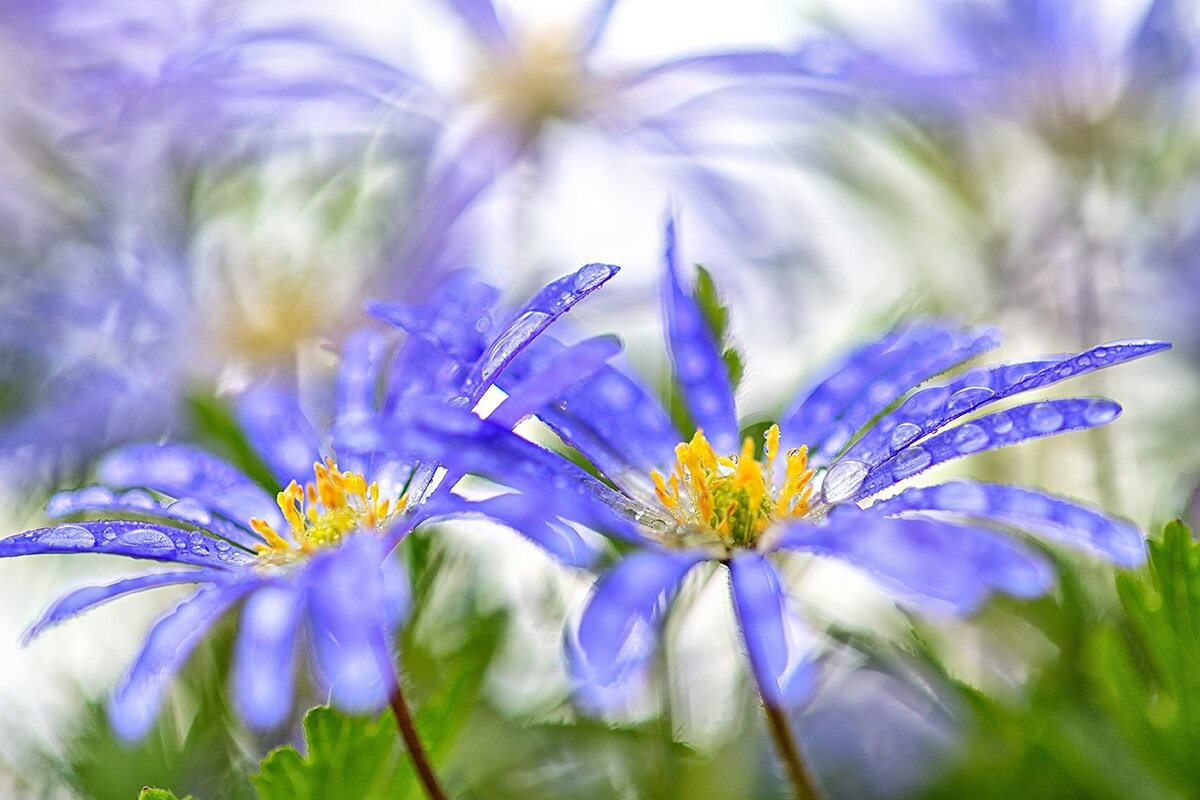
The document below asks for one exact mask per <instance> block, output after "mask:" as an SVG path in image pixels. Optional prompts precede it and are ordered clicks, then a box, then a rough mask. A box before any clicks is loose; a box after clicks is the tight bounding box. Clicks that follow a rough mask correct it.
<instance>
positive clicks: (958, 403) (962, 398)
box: [946, 386, 996, 415]
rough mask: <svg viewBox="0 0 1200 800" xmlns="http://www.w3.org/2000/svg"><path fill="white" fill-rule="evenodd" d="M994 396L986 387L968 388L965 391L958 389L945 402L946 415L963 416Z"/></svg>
mask: <svg viewBox="0 0 1200 800" xmlns="http://www.w3.org/2000/svg"><path fill="white" fill-rule="evenodd" d="M995 396H996V393H995V392H993V391H992V390H991V389H988V388H987V387H986V386H968V387H966V388H965V389H959V390H958V391H957V392H955V393H954V394H952V395H950V399H949V400H947V401H946V413H947V414H951V415H958V414H963V413H965V412H967V411H970V410H971V409H972V408H975V407H976V406H977V405H979V404H980V403H983V402H985V401H987V400H990V399H991V398H993V397H995Z"/></svg>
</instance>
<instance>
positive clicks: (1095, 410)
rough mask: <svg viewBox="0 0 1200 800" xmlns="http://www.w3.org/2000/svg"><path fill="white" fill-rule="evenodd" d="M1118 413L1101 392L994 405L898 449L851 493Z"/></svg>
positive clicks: (1103, 420)
mask: <svg viewBox="0 0 1200 800" xmlns="http://www.w3.org/2000/svg"><path fill="white" fill-rule="evenodd" d="M1120 414H1121V406H1120V405H1118V404H1117V403H1115V402H1113V401H1112V400H1108V399H1106V398H1102V397H1097V398H1086V397H1072V398H1066V399H1060V400H1045V401H1042V402H1039V403H1026V404H1025V405H1020V406H1015V407H1013V408H1010V409H1007V410H1004V411H996V412H994V413H992V414H988V415H986V416H983V417H979V418H978V419H976V420H973V421H971V422H966V423H963V424H962V425H958V426H955V427H953V428H948V429H946V430H943V431H942V432H940V433H938V434H935V435H934V436H931V437H929V438H928V439H925V440H923V441H921V442H920V443H917V444H911V445H909V446H907V447H905V448H903V449H901V450H899V451H897V452H896V453H895V454H894V455H893V456H891V457H890V458H888V459H887V460H885V461H883V462H882V463H880V464H879V465H878V466H876V467H874V468H872V469H871V470H870V471H869V472H867V473H866V476H865V478H864V480H863V482H862V485H861V486H860V487H859V489H858V491H857V492H856V493H855V494H854V496H853V499H854V500H861V499H862V498H864V497H870V496H872V495H874V494H877V493H879V492H881V491H883V490H884V489H886V488H887V487H889V486H891V485H892V484H895V483H898V482H900V481H902V480H905V479H907V478H911V477H912V476H914V475H917V474H919V473H921V472H924V471H925V470H927V469H929V468H930V467H932V466H936V465H937V464H941V463H943V462H945V461H950V460H951V459H955V458H961V457H962V456H966V455H971V454H972V453H979V452H982V451H984V450H995V449H996V448H998V447H1007V446H1008V445H1010V444H1018V443H1020V442H1024V441H1028V440H1030V439H1040V438H1041V437H1043V436H1053V435H1055V434H1057V433H1066V432H1067V431H1074V430H1082V429H1085V428H1095V427H1097V426H1099V425H1107V424H1108V423H1110V422H1112V421H1113V420H1115V419H1116V418H1117V417H1118V416H1120ZM843 463H849V462H843Z"/></svg>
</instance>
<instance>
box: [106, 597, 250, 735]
mask: <svg viewBox="0 0 1200 800" xmlns="http://www.w3.org/2000/svg"><path fill="white" fill-rule="evenodd" d="M256 584H257V581H256V580H246V581H239V582H236V583H229V584H225V585H222V586H211V587H207V588H204V589H201V590H200V591H199V592H197V593H196V594H195V595H193V596H192V597H190V598H188V599H187V600H184V601H183V602H182V603H180V604H179V606H178V607H176V608H175V610H174V611H172V612H171V613H169V614H167V615H166V616H164V617H162V618H160V619H159V620H158V621H157V622H156V623H154V627H152V628H151V629H150V633H149V634H147V636H146V642H145V644H144V645H143V646H142V650H141V652H140V653H139V654H138V657H137V658H136V659H135V660H134V662H133V665H132V666H131V667H130V668H129V671H128V672H127V673H126V674H125V677H124V678H123V679H122V680H121V682H120V683H119V684H118V685H117V689H116V691H115V692H114V694H113V698H112V702H111V703H110V704H109V720H110V721H111V722H112V726H113V730H114V731H116V733H117V735H118V736H120V737H121V738H122V739H124V740H126V741H135V740H137V739H140V738H141V737H142V736H144V735H145V734H146V733H147V732H148V731H149V730H150V726H151V725H153V724H154V719H155V718H156V717H157V716H158V710H159V708H160V707H161V705H162V699H163V694H164V692H165V691H166V688H167V683H168V682H169V681H170V680H171V678H172V677H173V676H174V675H175V673H176V672H177V671H178V670H179V668H180V667H181V666H182V665H183V662H184V661H185V660H186V659H187V657H188V654H189V653H191V652H192V649H193V648H194V647H195V646H196V645H197V644H198V643H199V641H200V639H201V638H203V637H204V635H205V634H206V633H207V632H208V629H209V628H210V627H211V626H212V624H213V623H214V622H215V621H216V620H217V618H218V617H220V616H221V614H223V613H224V612H225V610H226V609H228V608H229V607H230V606H231V605H233V604H234V603H235V602H237V600H238V599H239V598H240V597H241V596H242V595H244V594H245V593H246V592H248V591H250V590H251V589H252V588H253V587H254V586H255V585H256Z"/></svg>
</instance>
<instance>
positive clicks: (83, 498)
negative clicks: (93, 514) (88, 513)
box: [75, 486, 116, 506]
mask: <svg viewBox="0 0 1200 800" xmlns="http://www.w3.org/2000/svg"><path fill="white" fill-rule="evenodd" d="M75 497H76V499H77V500H78V501H79V504H80V505H81V506H103V505H108V504H109V503H111V502H112V501H113V500H114V499H116V498H115V496H114V495H113V493H112V492H111V491H109V490H108V489H106V488H105V487H103V486H88V487H87V488H85V489H80V490H79V492H78V494H76V495H75Z"/></svg>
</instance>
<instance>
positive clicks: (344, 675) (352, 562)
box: [307, 536, 388, 713]
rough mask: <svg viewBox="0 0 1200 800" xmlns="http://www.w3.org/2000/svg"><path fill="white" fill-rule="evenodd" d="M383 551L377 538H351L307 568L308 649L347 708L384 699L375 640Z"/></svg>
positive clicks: (382, 619)
mask: <svg viewBox="0 0 1200 800" xmlns="http://www.w3.org/2000/svg"><path fill="white" fill-rule="evenodd" d="M382 560H383V553H382V552H381V547H380V546H379V542H378V541H377V540H374V539H371V538H370V537H366V536H357V537H352V538H351V539H349V540H347V541H346V542H345V543H343V545H342V546H341V547H339V548H338V549H337V550H333V551H330V552H328V553H322V554H319V555H318V556H315V557H314V558H313V560H312V563H311V565H310V566H309V567H308V576H307V582H308V586H309V590H308V615H309V620H310V624H311V625H312V636H313V647H314V650H315V653H316V658H317V665H318V667H319V668H320V673H321V677H322V679H323V682H324V684H325V685H326V687H327V688H328V690H329V696H330V700H331V701H332V702H333V703H334V704H335V705H337V706H339V707H341V708H342V709H344V710H346V711H350V712H355V713H357V712H367V711H375V710H377V709H378V708H380V707H381V706H382V705H383V703H384V701H385V700H386V699H387V691H388V686H387V685H386V677H385V675H384V674H383V673H382V672H381V671H380V669H379V664H378V662H377V661H376V653H375V639H376V637H377V635H378V633H379V631H381V630H382V629H383V628H384V627H385V625H386V620H387V612H386V610H385V607H384V599H385V598H384V593H383V586H382V583H383V578H382V574H381V572H380V567H379V565H380V563H381V562H382Z"/></svg>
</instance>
